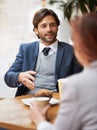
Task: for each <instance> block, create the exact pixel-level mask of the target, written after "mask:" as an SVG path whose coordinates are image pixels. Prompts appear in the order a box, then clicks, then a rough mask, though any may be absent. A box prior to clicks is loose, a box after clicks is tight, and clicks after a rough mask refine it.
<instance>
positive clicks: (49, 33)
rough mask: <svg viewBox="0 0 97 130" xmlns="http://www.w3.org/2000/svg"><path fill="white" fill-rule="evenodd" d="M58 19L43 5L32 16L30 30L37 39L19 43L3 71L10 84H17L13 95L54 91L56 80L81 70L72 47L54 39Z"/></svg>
mask: <svg viewBox="0 0 97 130" xmlns="http://www.w3.org/2000/svg"><path fill="white" fill-rule="evenodd" d="M59 25H60V21H59V19H58V16H57V15H56V13H55V12H54V11H53V10H51V9H47V8H43V9H40V10H39V11H37V12H36V13H35V15H34V18H33V26H34V29H33V30H34V32H35V34H36V35H37V36H38V38H39V40H38V41H35V42H32V43H27V44H21V46H20V49H19V52H18V54H17V56H16V59H15V61H14V63H13V64H12V66H11V67H10V68H9V70H8V71H7V72H6V74H5V82H6V84H7V85H8V86H10V87H13V88H15V87H18V89H17V92H16V96H20V95H24V94H34V93H36V92H37V91H38V90H40V89H44V88H45V89H48V90H51V91H53V92H57V91H58V83H57V80H58V79H59V78H65V77H67V76H69V75H72V74H75V73H78V72H80V71H82V69H83V67H82V66H81V65H80V64H79V63H78V61H77V59H76V57H75V55H74V51H73V47H72V46H71V45H69V44H67V43H65V42H61V41H59V40H58V39H57V32H58V27H59Z"/></svg>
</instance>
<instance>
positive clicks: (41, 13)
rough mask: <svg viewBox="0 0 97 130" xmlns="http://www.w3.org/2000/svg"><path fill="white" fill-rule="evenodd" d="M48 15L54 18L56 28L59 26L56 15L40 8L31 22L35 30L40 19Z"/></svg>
mask: <svg viewBox="0 0 97 130" xmlns="http://www.w3.org/2000/svg"><path fill="white" fill-rule="evenodd" d="M48 15H52V16H53V17H54V18H55V20H56V23H57V25H58V26H59V25H60V20H59V18H58V16H57V14H56V13H55V12H54V11H53V10H51V9H47V8H42V9H40V10H39V11H37V12H36V13H35V15H34V18H33V21H32V23H33V26H34V28H37V27H38V24H39V23H40V22H41V21H42V19H43V18H44V17H45V16H48ZM33 30H34V29H33Z"/></svg>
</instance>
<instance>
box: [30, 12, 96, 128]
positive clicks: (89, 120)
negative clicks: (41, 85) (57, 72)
mask: <svg viewBox="0 0 97 130" xmlns="http://www.w3.org/2000/svg"><path fill="white" fill-rule="evenodd" d="M71 27H72V38H73V46H74V50H75V54H76V57H77V58H78V60H79V62H80V63H81V64H82V65H83V66H84V70H83V71H82V72H80V73H79V74H75V75H73V76H70V77H68V78H66V79H64V84H63V87H62V89H63V92H64V94H63V95H62V100H61V103H60V109H59V112H58V116H57V118H56V120H55V123H54V124H50V123H49V122H47V121H46V117H45V114H46V112H47V109H48V108H45V110H44V111H43V113H41V112H40V111H39V108H38V107H37V104H35V103H34V104H31V114H30V118H31V120H32V121H34V122H35V123H36V125H37V129H38V130H44V129H45V130H97V13H93V12H92V13H89V14H85V15H84V16H83V17H80V18H77V19H76V20H72V21H71Z"/></svg>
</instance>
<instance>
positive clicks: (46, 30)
mask: <svg viewBox="0 0 97 130" xmlns="http://www.w3.org/2000/svg"><path fill="white" fill-rule="evenodd" d="M57 31H58V25H57V23H56V21H55V19H54V17H53V16H51V15H48V16H46V17H44V18H43V20H42V21H41V22H40V23H39V24H38V27H37V28H35V33H36V34H37V35H39V38H40V40H41V42H42V43H43V44H45V45H50V44H52V43H53V42H55V41H56V36H57Z"/></svg>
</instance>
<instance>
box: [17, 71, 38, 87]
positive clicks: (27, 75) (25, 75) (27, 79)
mask: <svg viewBox="0 0 97 130" xmlns="http://www.w3.org/2000/svg"><path fill="white" fill-rule="evenodd" d="M35 74H36V72H35V71H26V72H21V73H20V74H19V77H18V81H19V82H20V83H22V84H24V85H25V86H26V87H28V88H29V89H31V90H33V89H34V80H35V77H34V76H35Z"/></svg>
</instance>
